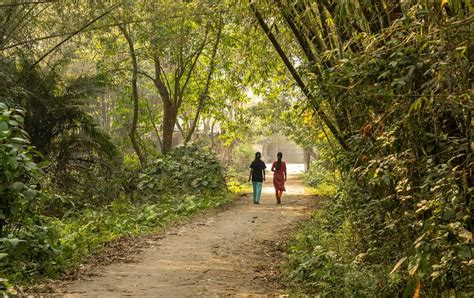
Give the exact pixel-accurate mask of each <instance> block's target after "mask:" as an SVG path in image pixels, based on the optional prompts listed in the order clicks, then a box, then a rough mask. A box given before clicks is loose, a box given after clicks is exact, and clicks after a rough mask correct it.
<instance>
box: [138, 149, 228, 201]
mask: <svg viewBox="0 0 474 298" xmlns="http://www.w3.org/2000/svg"><path fill="white" fill-rule="evenodd" d="M138 188H139V189H140V191H141V193H142V195H143V196H146V197H154V198H159V197H160V196H161V195H164V194H176V195H184V194H199V193H210V192H220V191H223V190H224V189H225V176H224V168H223V167H222V165H221V164H220V163H219V160H218V159H217V157H216V156H215V154H213V153H212V152H209V151H204V150H203V149H201V148H199V147H197V146H196V145H194V144H190V145H188V146H186V147H185V146H183V147H177V148H175V149H173V151H171V152H170V153H169V154H167V155H165V156H161V157H159V158H158V159H156V160H155V161H154V162H153V163H152V164H151V165H150V166H149V167H148V168H147V169H146V170H145V171H144V172H143V173H142V174H140V176H139V183H138Z"/></svg>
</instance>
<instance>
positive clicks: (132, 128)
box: [119, 25, 146, 167]
mask: <svg viewBox="0 0 474 298" xmlns="http://www.w3.org/2000/svg"><path fill="white" fill-rule="evenodd" d="M119 29H120V31H121V32H122V34H123V36H124V37H125V39H126V40H127V43H128V49H129V52H130V58H131V59H132V81H131V84H132V100H133V116H132V123H131V125H130V131H129V133H128V135H129V137H130V141H131V143H132V146H133V150H135V153H136V154H137V156H138V159H139V160H140V164H141V165H142V167H143V166H145V165H146V161H145V157H144V156H143V154H142V152H141V150H140V145H139V144H138V141H137V137H136V135H137V123H138V84H137V81H138V61H137V55H136V53H135V47H134V45H133V40H132V37H131V36H130V34H129V33H128V31H127V29H126V28H125V27H124V26H122V25H121V26H119Z"/></svg>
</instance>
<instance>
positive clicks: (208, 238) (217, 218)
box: [61, 175, 318, 297]
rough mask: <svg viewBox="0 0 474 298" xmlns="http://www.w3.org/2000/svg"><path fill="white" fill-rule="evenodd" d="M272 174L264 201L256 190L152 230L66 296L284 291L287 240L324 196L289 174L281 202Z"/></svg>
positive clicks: (66, 290) (72, 286)
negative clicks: (131, 253) (131, 252)
mask: <svg viewBox="0 0 474 298" xmlns="http://www.w3.org/2000/svg"><path fill="white" fill-rule="evenodd" d="M269 176H270V175H269ZM268 178H271V177H268ZM268 180H270V179H267V182H266V183H265V185H264V189H263V194H262V198H261V201H260V205H254V204H253V202H252V198H251V194H250V195H248V196H245V197H242V198H240V199H238V200H236V201H234V202H233V203H230V204H229V205H227V206H226V207H224V208H220V209H218V210H217V211H215V212H210V213H209V214H206V215H205V216H200V217H197V218H195V219H194V220H191V221H190V222H188V223H186V224H183V225H181V226H178V227H176V228H173V229H171V230H170V231H168V232H167V233H165V234H163V237H151V238H150V239H151V240H149V241H151V243H148V244H149V245H147V246H146V247H145V248H143V249H142V251H141V252H140V253H139V254H138V255H137V257H136V258H135V259H134V261H133V262H130V263H119V264H111V265H107V266H99V267H98V268H95V269H94V274H88V275H87V276H82V277H81V279H80V280H76V281H73V282H71V283H69V284H67V285H66V286H65V287H64V288H63V289H61V292H63V294H64V295H66V297H80V296H88V297H90V296H95V297H117V296H152V297H196V296H198V297H199V296H201V297H202V296H205V297H208V296H213V297H215V296H240V297H249V296H252V297H255V296H260V295H265V296H279V295H281V294H283V290H282V289H281V285H280V283H279V279H280V277H279V273H278V264H279V262H280V261H281V257H282V244H283V243H284V241H285V240H286V239H287V237H288V235H289V233H290V232H291V231H292V230H293V229H294V228H295V227H296V224H297V223H298V222H299V221H300V220H302V219H303V218H305V217H307V216H308V215H309V214H310V212H311V210H312V209H314V208H316V206H317V205H318V200H317V199H316V198H315V197H312V196H308V195H305V191H304V188H303V186H302V185H301V183H300V181H298V180H296V179H293V177H291V176H290V177H289V179H288V180H289V181H288V183H287V190H288V191H287V192H286V193H285V194H284V196H283V198H282V204H281V205H276V201H275V198H274V195H273V186H272V183H271V181H268Z"/></svg>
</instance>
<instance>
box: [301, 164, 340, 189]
mask: <svg viewBox="0 0 474 298" xmlns="http://www.w3.org/2000/svg"><path fill="white" fill-rule="evenodd" d="M303 181H304V184H305V185H307V186H309V187H311V193H312V194H314V195H317V196H323V197H333V196H334V195H335V194H336V191H337V184H338V182H339V175H338V172H337V170H336V169H334V167H331V166H330V165H328V162H327V161H325V160H316V161H313V162H312V163H311V166H310V169H309V171H307V172H305V173H304V174H303Z"/></svg>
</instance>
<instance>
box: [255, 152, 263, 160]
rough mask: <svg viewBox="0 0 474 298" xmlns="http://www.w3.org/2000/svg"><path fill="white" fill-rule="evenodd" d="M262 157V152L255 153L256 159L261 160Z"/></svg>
mask: <svg viewBox="0 0 474 298" xmlns="http://www.w3.org/2000/svg"><path fill="white" fill-rule="evenodd" d="M261 157H262V153H260V152H257V153H255V160H260V158H261Z"/></svg>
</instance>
